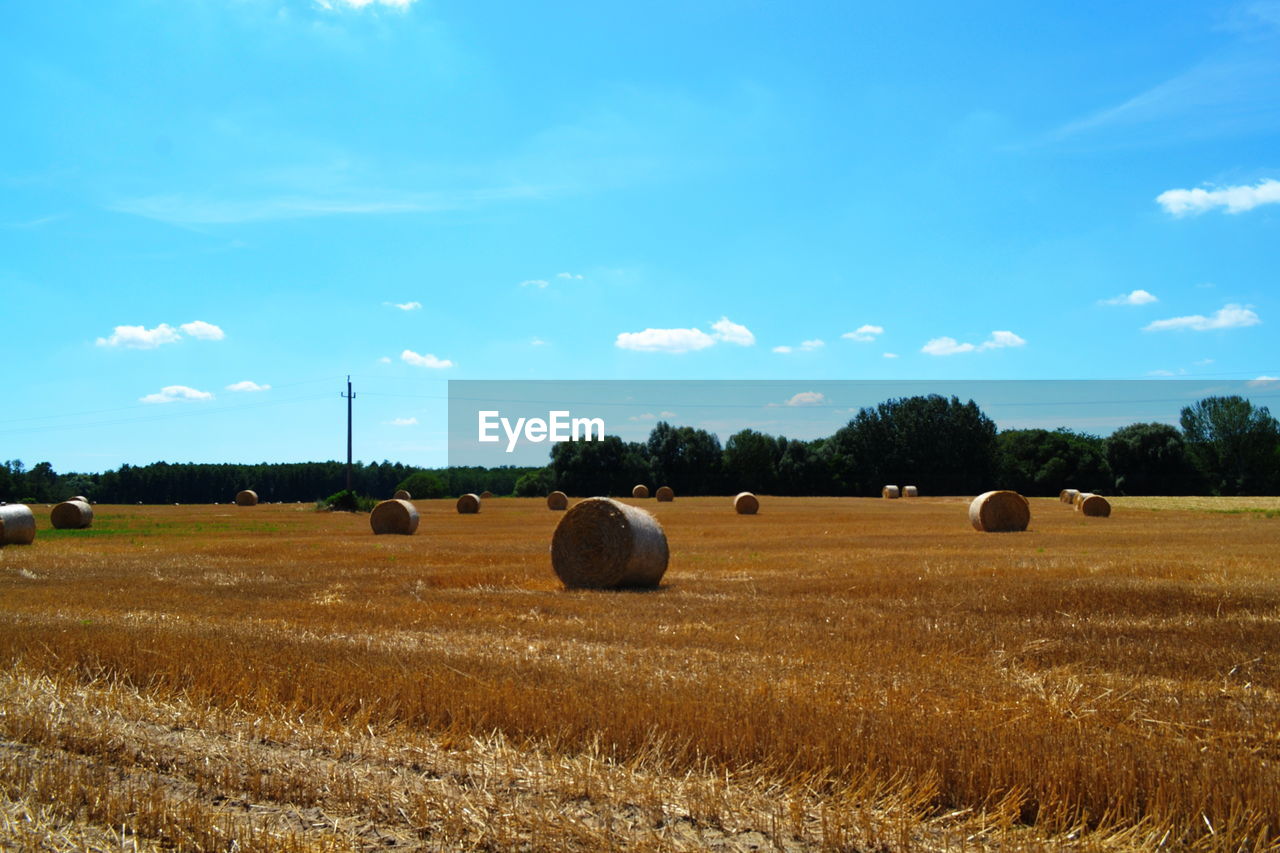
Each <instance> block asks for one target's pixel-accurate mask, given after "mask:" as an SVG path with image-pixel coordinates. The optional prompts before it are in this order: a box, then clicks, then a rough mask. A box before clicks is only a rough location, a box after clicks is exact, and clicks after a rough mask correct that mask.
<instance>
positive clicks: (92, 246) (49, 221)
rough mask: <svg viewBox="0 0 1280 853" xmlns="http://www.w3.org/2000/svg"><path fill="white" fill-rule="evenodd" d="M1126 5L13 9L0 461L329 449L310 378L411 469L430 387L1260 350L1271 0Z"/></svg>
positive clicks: (333, 3) (1004, 368)
mask: <svg viewBox="0 0 1280 853" xmlns="http://www.w3.org/2000/svg"><path fill="white" fill-rule="evenodd" d="M1150 8H1151V7H1143V6H1139V5H1133V6H1130V7H1125V6H1123V5H1120V6H1117V5H1116V4H1112V3H1093V2H1084V3H1082V2H1073V3H1056V2H1055V3H1039V4H1026V3H994V2H993V3H987V4H981V6H980V7H978V8H974V7H971V6H966V5H965V4H955V3H914V4H886V5H884V6H875V7H870V6H868V7H865V8H862V7H861V4H852V3H847V4H832V3H809V2H796V3H791V4H776V3H769V4H766V3H759V2H754V3H753V2H715V1H714V0H709V1H708V2H696V0H695V2H680V3H664V2H653V3H647V4H631V5H623V4H610V3H603V4H602V3H598V2H593V3H587V2H581V3H578V2H560V3H551V4H529V3H492V4H474V3H458V2H433V0H416V2H400V3H384V2H376V0H374V2H366V3H351V2H345V0H327V2H318V0H188V1H187V2H182V3H173V2H161V0H146V1H145V2H143V1H142V0H116V2H111V3H88V2H66V3H58V4H34V3H31V4H20V5H17V6H14V7H13V8H11V9H9V10H7V12H6V21H5V26H4V28H3V29H0V75H2V79H3V80H4V93H5V94H4V101H3V103H4V112H3V115H4V133H3V135H0V293H3V296H2V297H0V305H2V306H3V307H2V313H0V357H2V358H3V361H4V363H5V364H6V365H7V367H8V370H6V381H5V389H6V392H7V393H6V394H5V398H4V399H5V403H4V405H3V407H0V458H21V459H23V460H24V461H25V462H26V463H27V464H28V465H30V464H33V463H34V462H37V461H41V460H48V461H50V462H52V463H53V464H54V467H55V468H56V469H58V470H59V471H68V470H81V471H94V470H103V469H106V468H110V467H115V466H118V465H119V464H121V463H124V462H128V463H132V464H144V463H147V462H151V461H156V460H161V459H163V460H167V461H171V462H183V461H238V462H256V461H297V460H308V459H328V458H340V457H341V456H342V455H343V453H344V452H345V426H346V424H345V403H344V402H343V401H342V399H341V398H340V397H339V396H338V395H339V392H340V391H342V390H345V378H346V376H347V374H351V375H352V377H353V381H354V383H355V388H356V392H357V394H358V397H357V400H356V401H355V411H356V427H357V432H356V456H357V457H358V458H361V459H364V460H367V461H368V460H375V459H377V460H381V459H392V460H399V461H403V462H406V463H412V464H423V465H432V464H443V463H444V461H445V447H446V427H447V424H446V418H445V397H446V394H447V380H449V379H739V380H741V379H793V380H796V381H797V383H799V384H803V381H804V380H806V379H811V380H814V381H818V380H835V379H857V380H869V379H876V380H908V379H910V380H919V379H938V380H942V379H966V380H967V379H1144V378H1151V377H1165V376H1176V377H1189V378H1204V379H1206V380H1209V379H1222V380H1240V381H1247V380H1256V379H1258V378H1259V377H1275V376H1280V348H1277V347H1276V346H1275V344H1274V343H1273V341H1272V339H1271V337H1270V335H1271V331H1270V329H1271V327H1272V326H1273V325H1274V324H1275V323H1276V322H1280V320H1278V319H1277V318H1278V317H1280V305H1277V293H1278V290H1280V288H1278V287H1277V280H1276V270H1277V268H1278V267H1280V264H1278V263H1277V262H1278V261H1280V144H1278V143H1280V2H1274V1H1272V0H1269V1H1267V2H1244V3H1206V2H1199V3H1190V2H1170V3H1166V4H1162V5H1161V6H1160V10H1159V13H1158V15H1154V16H1153V15H1152V13H1151V12H1150ZM267 386H269V387H267ZM797 387H799V385H798V386H797ZM255 389H257V390H255ZM798 393H799V392H798Z"/></svg>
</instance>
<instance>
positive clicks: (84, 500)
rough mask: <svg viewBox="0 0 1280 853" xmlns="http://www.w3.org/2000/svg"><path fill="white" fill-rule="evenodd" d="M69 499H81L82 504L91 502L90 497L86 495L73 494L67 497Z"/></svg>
mask: <svg viewBox="0 0 1280 853" xmlns="http://www.w3.org/2000/svg"><path fill="white" fill-rule="evenodd" d="M67 500H69V501H80V503H82V504H87V503H88V502H89V499H88V498H86V497H85V496H84V495H72V496H71V497H69V498H67Z"/></svg>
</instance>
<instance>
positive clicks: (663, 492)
mask: <svg viewBox="0 0 1280 853" xmlns="http://www.w3.org/2000/svg"><path fill="white" fill-rule="evenodd" d="M653 496H654V497H655V498H657V499H658V501H660V502H661V503H666V504H669V503H671V502H672V501H673V500H675V499H676V493H675V492H674V491H672V489H671V487H670V486H659V487H658V491H656V492H654V493H653Z"/></svg>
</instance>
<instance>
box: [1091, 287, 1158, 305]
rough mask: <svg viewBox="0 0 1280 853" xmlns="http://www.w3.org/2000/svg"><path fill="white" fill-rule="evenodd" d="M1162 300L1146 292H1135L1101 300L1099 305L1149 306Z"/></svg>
mask: <svg viewBox="0 0 1280 853" xmlns="http://www.w3.org/2000/svg"><path fill="white" fill-rule="evenodd" d="M1159 301H1160V300H1158V299H1156V297H1155V296H1154V295H1153V294H1151V293H1148V292H1147V291H1145V290H1133V291H1130V292H1129V293H1122V294H1120V295H1119V296H1113V297H1111V298H1110V299H1099V300H1098V304H1099V305H1149V304H1151V303H1152V302H1159Z"/></svg>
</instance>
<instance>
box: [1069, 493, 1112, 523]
mask: <svg viewBox="0 0 1280 853" xmlns="http://www.w3.org/2000/svg"><path fill="white" fill-rule="evenodd" d="M1076 512H1078V513H1080V514H1081V515H1088V516H1091V517H1093V518H1109V517H1110V516H1111V503H1110V502H1109V501H1108V500H1107V499H1106V498H1104V497H1103V496H1102V495H1088V494H1087V495H1083V496H1081V499H1080V503H1078V504H1076Z"/></svg>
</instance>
